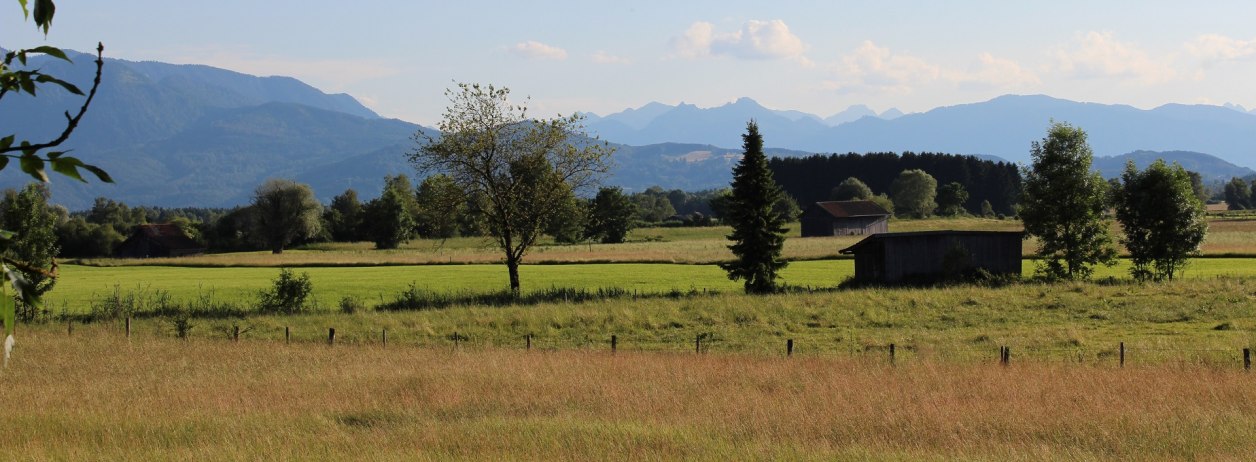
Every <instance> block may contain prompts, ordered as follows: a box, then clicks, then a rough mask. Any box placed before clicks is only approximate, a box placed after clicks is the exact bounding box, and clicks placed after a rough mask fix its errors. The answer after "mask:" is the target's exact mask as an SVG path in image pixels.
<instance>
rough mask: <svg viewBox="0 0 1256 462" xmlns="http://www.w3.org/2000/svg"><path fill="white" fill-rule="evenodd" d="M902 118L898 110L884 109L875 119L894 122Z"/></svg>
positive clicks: (901, 113) (901, 112)
mask: <svg viewBox="0 0 1256 462" xmlns="http://www.w3.org/2000/svg"><path fill="white" fill-rule="evenodd" d="M902 116H903V111H900V110H898V108H894V107H892V108H889V109H886V110H885V112H882V113H880V114H877V117H879V118H882V119H885V120H894V119H897V118H899V117H902Z"/></svg>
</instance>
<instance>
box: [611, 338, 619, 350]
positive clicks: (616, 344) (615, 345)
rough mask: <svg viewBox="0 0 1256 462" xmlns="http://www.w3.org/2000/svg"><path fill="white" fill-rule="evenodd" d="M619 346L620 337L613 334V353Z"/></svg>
mask: <svg viewBox="0 0 1256 462" xmlns="http://www.w3.org/2000/svg"><path fill="white" fill-rule="evenodd" d="M618 346H619V337H616V336H615V335H613V334H612V335H611V353H614V352H615V349H616V347H618Z"/></svg>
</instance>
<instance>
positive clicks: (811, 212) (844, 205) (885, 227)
mask: <svg viewBox="0 0 1256 462" xmlns="http://www.w3.org/2000/svg"><path fill="white" fill-rule="evenodd" d="M799 221H801V225H802V237H816V236H853V235H863V234H875V233H885V232H889V230H890V212H888V211H886V210H885V209H884V208H881V206H880V205H877V203H876V202H872V201H827V202H816V203H814V204H811V205H810V206H809V207H807V210H806V211H804V212H803V213H802V218H801V219H800V220H799Z"/></svg>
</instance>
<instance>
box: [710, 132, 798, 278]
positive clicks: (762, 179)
mask: <svg viewBox="0 0 1256 462" xmlns="http://www.w3.org/2000/svg"><path fill="white" fill-rule="evenodd" d="M741 139H742V150H743V153H742V157H741V161H739V162H738V163H737V166H736V167H734V168H733V184H732V195H731V196H729V199H728V204H727V206H728V215H727V216H726V217H725V218H724V220H725V223H727V224H729V225H731V226H732V227H733V233H732V234H730V235H728V239H729V240H730V241H733V244H732V245H730V246H728V248H729V249H730V250H732V251H733V256H734V257H736V258H737V259H736V260H734V261H732V262H729V263H722V264H720V267H721V268H723V269H724V271H727V272H728V278H729V279H732V280H734V281H737V280H744V281H745V289H746V293H752V294H765V293H772V292H775V291H776V290H777V285H776V276H777V272H779V271H780V270H781V269H783V268H785V266H786V265H787V264H788V263H787V262H786V261H784V260H781V248H782V247H783V246H784V245H785V231H786V229H785V224H786V219H785V217H783V216H782V215H781V214H780V213H779V212H778V211H776V210H774V209H773V208H774V206H775V205H776V203H777V202H778V201H779V200H780V199H781V196H782V195H783V194H784V193H783V192H781V188H780V187H779V186H777V185H776V181H774V180H773V179H772V171H771V170H769V169H768V159H767V156H765V155H764V154H763V136H762V135H760V134H759V125H758V124H756V123H755V122H754V121H753V120H752V121H750V122H749V123H747V124H746V133H745V134H744V135H742V136H741Z"/></svg>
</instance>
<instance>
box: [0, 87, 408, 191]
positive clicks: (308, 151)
mask: <svg viewBox="0 0 1256 462" xmlns="http://www.w3.org/2000/svg"><path fill="white" fill-rule="evenodd" d="M418 129H419V127H418V126H416V125H413V124H410V123H406V122H402V121H398V120H392V119H378V118H376V119H365V118H362V117H358V116H355V115H350V114H344V113H340V112H333V111H327V110H323V109H316V108H311V107H308V106H302V105H299V104H293V103H266V104H263V105H260V106H252V107H244V108H236V109H223V110H220V111H215V112H213V113H211V114H208V115H206V116H203V117H201V118H199V119H197V120H196V121H193V122H192V123H190V124H188V126H187V127H185V128H184V129H183V130H181V131H179V132H178V133H177V134H175V135H174V136H171V137H169V138H165V139H161V140H155V141H149V142H144V143H137V144H134V145H131V146H126V147H123V148H118V149H112V150H105V151H98V152H92V153H83V154H81V157H83V158H84V159H90V161H91V162H92V163H95V164H97V165H99V166H100V167H101V168H104V169H105V170H106V171H108V172H109V173H110V174H111V175H112V176H113V177H114V179H115V181H116V183H115V184H102V183H98V182H93V183H88V184H83V183H77V182H73V181H69V180H66V179H63V178H58V179H57V181H54V182H53V183H52V185H51V186H50V187H51V189H52V193H53V200H54V202H56V203H59V204H62V205H65V206H67V207H68V208H70V209H72V210H76V209H81V208H84V207H87V206H90V204H91V201H92V199H93V198H95V197H98V196H105V197H110V198H114V199H119V200H122V201H123V202H126V203H128V204H143V205H159V206H207V207H226V206H233V205H238V204H243V203H246V202H248V201H249V197H250V194H251V193H252V191H253V188H254V187H256V186H257V185H258V184H260V183H261V182H262V181H264V180H265V179H267V178H272V177H286V178H299V177H302V175H303V174H305V173H306V172H309V171H311V170H314V169H317V168H319V167H323V166H326V165H329V164H335V163H338V162H342V161H344V160H346V159H349V158H352V157H353V156H355V155H358V154H362V153H366V152H372V151H376V150H381V149H386V148H389V147H393V146H399V145H404V144H408V140H409V138H410V136H411V135H413V134H414V133H415V131H416V130H418ZM403 154H404V151H400V152H397V154H396V156H397V157H398V158H399V159H402V160H404V158H403V157H402V155H403ZM344 172H345V173H346V174H347V173H349V172H350V170H347V169H346V170H344ZM384 173H386V172H385V171H382V170H381V171H380V173H379V174H378V175H376V177H377V178H376V181H377V182H378V181H380V180H382V176H383V175H384ZM387 173H391V172H387ZM346 178H348V176H346ZM0 180H3V181H0V184H3V186H5V187H13V186H16V185H18V184H22V183H24V182H25V181H26V179H25V178H24V177H22V176H21V175H19V172H17V171H16V169H14V171H13V172H10V171H9V169H6V170H5V172H4V173H3V177H2V178H0ZM315 192H316V193H318V195H319V197H320V198H324V199H329V198H330V197H331V196H334V195H335V194H337V193H339V192H340V191H324V190H318V189H316V190H315Z"/></svg>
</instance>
